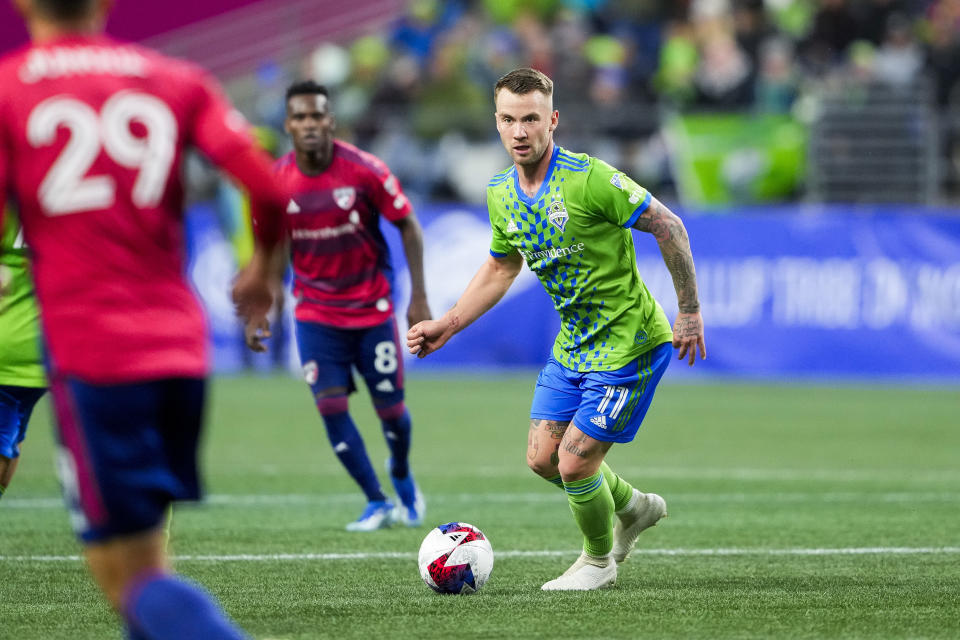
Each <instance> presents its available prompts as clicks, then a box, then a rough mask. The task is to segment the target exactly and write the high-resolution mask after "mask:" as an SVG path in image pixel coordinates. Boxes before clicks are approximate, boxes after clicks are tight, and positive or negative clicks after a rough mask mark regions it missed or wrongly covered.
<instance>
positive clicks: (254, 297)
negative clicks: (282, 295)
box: [232, 251, 283, 322]
mask: <svg viewBox="0 0 960 640" xmlns="http://www.w3.org/2000/svg"><path fill="white" fill-rule="evenodd" d="M267 265H268V261H267V260H266V258H265V257H264V256H263V255H261V253H260V252H259V251H254V253H253V257H252V258H251V259H250V263H249V264H248V265H247V266H246V267H244V268H243V269H241V270H240V273H238V274H237V276H236V278H234V281H233V291H232V297H233V304H234V307H236V310H237V315H238V316H240V317H241V318H242V319H243V320H244V322H247V321H249V320H252V319H256V318H262V317H266V315H267V312H269V311H270V307H271V306H272V305H273V293H274V291H279V290H281V288H282V286H283V284H282V283H280V282H275V280H278V278H277V277H275V276H273V275H271V272H270V269H269V268H268V266H267Z"/></svg>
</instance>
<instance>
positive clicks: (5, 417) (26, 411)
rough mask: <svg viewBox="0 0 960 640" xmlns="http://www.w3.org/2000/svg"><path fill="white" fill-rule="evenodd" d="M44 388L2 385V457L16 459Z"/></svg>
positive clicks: (0, 393) (0, 408) (0, 423)
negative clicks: (31, 415) (34, 408)
mask: <svg viewBox="0 0 960 640" xmlns="http://www.w3.org/2000/svg"><path fill="white" fill-rule="evenodd" d="M45 392H46V389H44V388H43V387H15V386H12V385H6V384H0V456H3V457H5V458H16V457H18V456H19V455H20V443H21V442H23V438H24V436H26V435H27V423H28V422H30V414H31V413H33V407H34V406H35V405H36V404H37V400H39V399H40V397H41V396H42V395H43V394H44V393H45Z"/></svg>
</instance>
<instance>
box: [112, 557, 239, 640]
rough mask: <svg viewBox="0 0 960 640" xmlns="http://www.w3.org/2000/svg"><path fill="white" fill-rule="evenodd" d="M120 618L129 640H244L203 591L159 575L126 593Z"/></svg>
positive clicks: (147, 579)
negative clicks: (124, 622) (122, 617)
mask: <svg viewBox="0 0 960 640" xmlns="http://www.w3.org/2000/svg"><path fill="white" fill-rule="evenodd" d="M124 617H125V618H126V621H127V625H128V627H129V628H130V633H129V634H128V637H129V638H131V639H132V640H146V639H147V638H149V639H150V640H248V636H247V635H246V634H244V633H243V631H241V630H240V629H239V628H238V627H237V626H236V625H235V624H234V623H233V621H231V620H230V619H229V618H228V617H227V615H226V614H225V613H224V612H223V611H222V610H221V609H220V607H219V606H217V603H216V602H215V601H214V600H213V598H212V597H211V596H210V595H209V594H208V593H207V592H206V591H204V590H203V589H201V588H200V587H198V586H196V585H194V584H191V583H189V582H187V581H185V580H182V579H179V578H177V577H176V576H172V575H167V574H162V573H156V574H152V575H149V576H146V577H144V578H141V579H140V580H138V581H136V583H135V584H134V585H133V586H132V587H131V588H130V589H129V590H128V591H127V599H126V602H125V606H124Z"/></svg>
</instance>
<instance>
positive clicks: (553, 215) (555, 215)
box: [547, 200, 570, 232]
mask: <svg viewBox="0 0 960 640" xmlns="http://www.w3.org/2000/svg"><path fill="white" fill-rule="evenodd" d="M547 219H548V220H550V222H552V223H553V226H555V227H556V228H558V229H560V231H561V232H562V231H563V228H564V227H565V226H566V224H567V220H569V219H570V216H569V215H567V208H566V207H564V206H563V200H554V201H553V202H551V203H550V206H549V207H547Z"/></svg>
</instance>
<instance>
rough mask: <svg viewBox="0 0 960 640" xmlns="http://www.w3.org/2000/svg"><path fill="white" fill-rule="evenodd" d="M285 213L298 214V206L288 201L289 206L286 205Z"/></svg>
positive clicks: (291, 200)
mask: <svg viewBox="0 0 960 640" xmlns="http://www.w3.org/2000/svg"><path fill="white" fill-rule="evenodd" d="M287 213H300V205H298V204H297V203H296V202H294V201H293V199H292V198H291V199H290V204H288V205H287Z"/></svg>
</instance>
